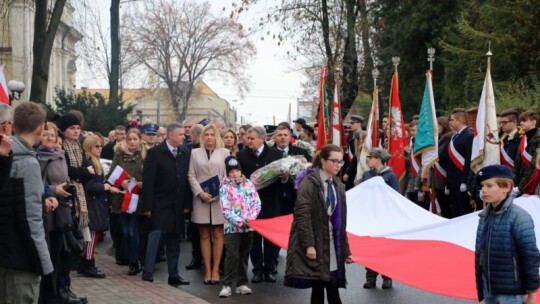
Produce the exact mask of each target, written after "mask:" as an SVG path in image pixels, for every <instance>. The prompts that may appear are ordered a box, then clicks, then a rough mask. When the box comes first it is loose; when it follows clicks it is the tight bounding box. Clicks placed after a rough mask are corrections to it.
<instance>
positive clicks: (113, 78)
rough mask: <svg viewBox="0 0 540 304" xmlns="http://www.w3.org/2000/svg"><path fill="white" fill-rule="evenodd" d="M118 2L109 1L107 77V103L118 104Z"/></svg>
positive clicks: (114, 0)
mask: <svg viewBox="0 0 540 304" xmlns="http://www.w3.org/2000/svg"><path fill="white" fill-rule="evenodd" d="M119 32H120V0H111V74H110V75H109V102H111V103H117V102H118V79H119V76H120V34H119Z"/></svg>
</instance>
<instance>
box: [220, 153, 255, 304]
mask: <svg viewBox="0 0 540 304" xmlns="http://www.w3.org/2000/svg"><path fill="white" fill-rule="evenodd" d="M225 169H226V171H227V177H225V178H224V179H223V181H222V182H221V187H220V189H219V200H220V202H221V209H222V212H223V217H224V218H225V224H224V233H225V252H226V254H225V276H224V277H223V279H222V281H223V288H222V289H221V292H220V293H219V296H220V297H223V298H226V297H229V296H231V294H232V290H231V286H232V284H233V283H234V284H235V286H236V293H238V294H251V289H250V288H249V287H248V286H247V282H248V280H247V265H248V258H249V251H250V249H251V242H252V238H253V229H251V228H249V226H248V224H249V221H251V220H254V219H256V218H257V216H258V215H259V212H260V211H261V200H260V198H259V194H258V193H257V190H256V189H255V186H254V185H253V184H252V183H251V181H250V180H249V179H246V178H245V177H243V176H242V168H241V167H240V163H238V160H237V159H236V157H234V156H229V157H227V158H226V159H225Z"/></svg>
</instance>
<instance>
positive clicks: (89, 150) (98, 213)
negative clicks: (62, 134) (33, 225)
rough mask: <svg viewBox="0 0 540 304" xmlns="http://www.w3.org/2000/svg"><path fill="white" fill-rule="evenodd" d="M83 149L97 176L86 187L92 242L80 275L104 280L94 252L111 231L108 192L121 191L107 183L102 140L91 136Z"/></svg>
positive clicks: (88, 244)
mask: <svg viewBox="0 0 540 304" xmlns="http://www.w3.org/2000/svg"><path fill="white" fill-rule="evenodd" d="M83 148H84V151H85V156H86V158H87V159H88V161H89V162H90V163H91V164H92V167H93V168H94V171H95V173H96V174H94V175H92V178H91V179H90V180H88V181H87V182H86V184H85V187H84V189H85V192H86V203H87V205H88V219H89V222H88V228H89V229H90V242H86V243H85V246H84V251H83V254H82V256H83V260H82V264H81V266H80V268H79V273H81V274H84V275H85V276H88V277H93V278H104V277H105V274H104V273H103V272H101V270H99V268H97V267H96V264H95V260H94V252H95V250H96V244H97V241H98V240H99V239H100V238H101V237H103V233H104V232H105V231H107V230H109V202H108V201H107V194H106V192H107V191H110V192H112V193H119V192H120V190H118V189H117V188H115V187H112V186H111V185H109V184H107V183H105V178H104V174H103V167H102V166H101V163H100V161H99V156H100V154H101V148H102V145H101V139H100V138H99V137H98V136H95V135H90V136H88V137H86V139H85V140H84V143H83Z"/></svg>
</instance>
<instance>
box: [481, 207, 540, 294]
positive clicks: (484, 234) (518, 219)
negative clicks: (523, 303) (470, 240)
mask: <svg viewBox="0 0 540 304" xmlns="http://www.w3.org/2000/svg"><path fill="white" fill-rule="evenodd" d="M493 211H494V209H493V207H492V206H491V205H488V206H487V207H486V208H485V209H484V210H483V211H482V212H480V214H479V215H478V216H479V217H480V222H479V223H478V230H477V232H476V252H475V272H476V290H477V292H478V300H479V301H482V299H484V294H483V282H482V273H483V272H485V276H486V279H487V284H488V286H487V287H488V290H489V292H490V294H493V295H505V294H506V295H512V294H515V295H519V294H525V293H527V291H534V290H536V289H538V286H539V285H540V277H539V275H538V267H539V266H540V253H539V252H538V248H537V246H536V237H535V234H534V223H533V220H532V218H531V216H530V215H529V214H528V213H527V212H526V211H525V210H523V209H522V208H520V207H519V206H516V205H514V203H513V202H512V198H511V197H509V198H507V199H506V201H505V202H504V205H503V206H502V207H501V208H500V210H498V211H495V212H493ZM483 244H485V245H483ZM482 261H484V262H482ZM482 264H483V265H484V266H482Z"/></svg>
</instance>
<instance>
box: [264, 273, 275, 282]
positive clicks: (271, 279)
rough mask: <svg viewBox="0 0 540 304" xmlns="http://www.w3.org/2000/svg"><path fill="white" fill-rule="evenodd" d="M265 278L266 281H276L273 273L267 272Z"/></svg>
mask: <svg viewBox="0 0 540 304" xmlns="http://www.w3.org/2000/svg"><path fill="white" fill-rule="evenodd" d="M264 280H265V281H266V282H270V283H274V282H275V281H276V277H275V276H274V275H273V274H271V273H265V274H264Z"/></svg>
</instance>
